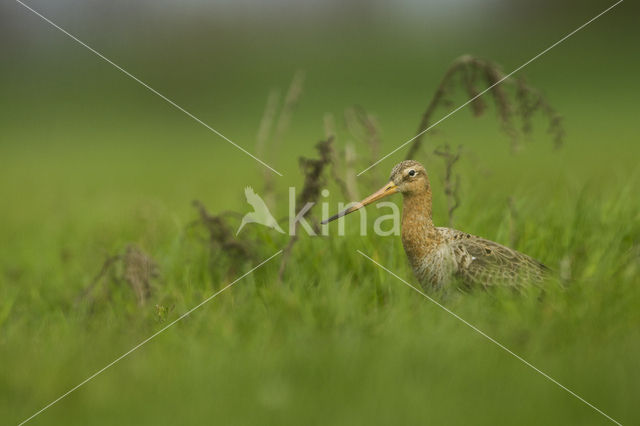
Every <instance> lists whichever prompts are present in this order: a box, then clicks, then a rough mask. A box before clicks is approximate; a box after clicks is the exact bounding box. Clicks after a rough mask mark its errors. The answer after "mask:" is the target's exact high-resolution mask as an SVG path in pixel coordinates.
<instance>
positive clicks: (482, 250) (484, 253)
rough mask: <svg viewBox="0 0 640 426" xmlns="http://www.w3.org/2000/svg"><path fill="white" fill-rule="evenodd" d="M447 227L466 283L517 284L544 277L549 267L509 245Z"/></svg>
mask: <svg viewBox="0 0 640 426" xmlns="http://www.w3.org/2000/svg"><path fill="white" fill-rule="evenodd" d="M446 231H447V232H446V234H448V237H449V238H448V239H449V244H450V246H451V248H452V250H453V255H454V257H455V260H456V263H457V265H458V271H457V275H458V276H459V277H460V278H461V279H462V281H463V282H464V283H465V284H467V285H470V286H475V285H481V286H483V287H488V286H492V285H496V284H507V285H513V286H518V285H523V284H529V283H532V282H536V281H541V280H542V279H543V278H544V274H545V273H546V271H548V269H547V267H546V266H544V265H543V264H542V263H540V262H538V261H537V260H535V259H533V258H531V257H529V256H527V255H526V254H522V253H520V252H518V251H515V250H512V249H510V248H509V247H505V246H503V245H501V244H498V243H495V242H493V241H489V240H485V239H484V238H480V237H476V236H475V235H471V234H466V233H464V232H460V231H456V230H453V229H446Z"/></svg>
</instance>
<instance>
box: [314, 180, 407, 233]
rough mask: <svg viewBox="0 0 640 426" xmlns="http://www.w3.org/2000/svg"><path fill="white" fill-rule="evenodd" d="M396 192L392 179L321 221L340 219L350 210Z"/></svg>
mask: <svg viewBox="0 0 640 426" xmlns="http://www.w3.org/2000/svg"><path fill="white" fill-rule="evenodd" d="M396 192H398V187H397V186H396V184H395V183H393V181H391V182H389V183H388V184H386V185H385V186H383V187H382V188H380V189H379V190H377V191H376V192H374V193H373V194H371V195H369V196H368V197H367V198H365V199H364V200H362V201H360V202H359V203H356V204H354V205H352V206H351V207H349V208H347V209H345V210H343V211H341V212H340V213H338V214H336V215H333V216H331V217H330V218H329V219H327V220H323V221H322V222H321V223H322V224H323V225H326V224H327V223H329V222H331V221H332V220H336V219H340V218H341V217H342V216H346V215H348V214H349V213H352V212H355V211H356V210H359V209H361V208H362V207H364V206H366V205H367V204H371V203H373V202H374V201H378V200H379V199H381V198H384V197H386V196H388V195H392V194H395V193H396Z"/></svg>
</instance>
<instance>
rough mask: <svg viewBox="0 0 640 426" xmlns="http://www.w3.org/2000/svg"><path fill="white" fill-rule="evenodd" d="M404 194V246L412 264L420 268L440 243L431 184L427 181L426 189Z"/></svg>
mask: <svg viewBox="0 0 640 426" xmlns="http://www.w3.org/2000/svg"><path fill="white" fill-rule="evenodd" d="M403 195H404V197H403V198H404V200H403V203H402V246H403V247H404V251H405V252H406V254H407V257H408V258H409V261H410V262H411V266H412V267H413V268H414V270H420V269H421V265H422V263H423V261H424V259H425V258H426V257H427V256H428V254H429V253H430V252H431V251H432V250H433V249H434V247H437V244H438V243H439V240H438V233H437V232H436V228H435V227H434V226H433V219H432V218H431V186H430V185H429V183H428V181H427V185H426V187H425V188H424V190H422V191H415V192H411V193H405V194H403Z"/></svg>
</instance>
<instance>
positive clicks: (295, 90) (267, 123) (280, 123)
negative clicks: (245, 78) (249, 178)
mask: <svg viewBox="0 0 640 426" xmlns="http://www.w3.org/2000/svg"><path fill="white" fill-rule="evenodd" d="M303 86H304V72H302V71H297V72H296V73H295V74H294V76H293V80H291V84H290V85H289V89H288V90H287V94H286V95H285V98H284V103H283V105H282V109H281V110H280V114H279V115H278V119H277V122H276V123H275V131H274V135H273V139H272V141H271V146H270V148H269V150H270V151H271V152H278V151H279V150H280V144H281V143H282V138H283V136H284V134H285V133H286V131H287V130H288V129H289V126H290V124H291V118H292V117H293V113H294V111H295V110H296V108H297V106H298V103H299V102H300V97H301V96H302V89H303ZM277 105H278V102H277V100H273V99H272V100H271V101H269V100H268V101H267V107H266V109H265V113H264V115H263V118H262V123H263V124H264V126H263V125H262V124H261V126H260V128H261V131H259V132H258V135H259V138H260V139H261V140H262V142H261V149H262V150H264V147H265V146H266V144H267V141H268V140H269V134H270V131H271V127H272V123H273V121H274V120H275V118H276V112H275V111H276V109H277ZM273 178H274V176H273V173H272V172H271V171H270V170H265V171H264V189H263V199H264V201H265V203H266V204H267V206H268V207H273V206H274V204H275V194H274V181H273Z"/></svg>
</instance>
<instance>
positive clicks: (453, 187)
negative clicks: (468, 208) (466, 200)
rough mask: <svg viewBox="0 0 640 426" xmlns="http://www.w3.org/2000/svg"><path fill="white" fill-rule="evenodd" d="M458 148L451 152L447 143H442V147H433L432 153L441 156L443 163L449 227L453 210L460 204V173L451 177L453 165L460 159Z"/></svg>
mask: <svg viewBox="0 0 640 426" xmlns="http://www.w3.org/2000/svg"><path fill="white" fill-rule="evenodd" d="M460 150H461V147H460V146H459V147H458V151H457V152H456V153H453V152H452V151H451V147H450V146H449V144H444V147H443V148H442V149H435V150H434V151H433V153H434V154H435V155H437V156H439V157H442V159H443V160H444V165H445V169H444V170H445V172H444V193H445V195H446V196H447V217H448V219H449V227H452V226H453V212H454V211H455V210H456V209H457V208H458V207H459V206H460V194H459V189H460V175H457V174H456V176H455V178H454V177H453V167H454V166H455V164H456V163H457V162H458V160H460Z"/></svg>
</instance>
